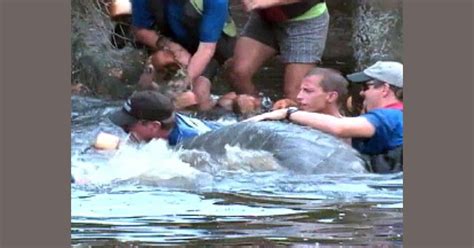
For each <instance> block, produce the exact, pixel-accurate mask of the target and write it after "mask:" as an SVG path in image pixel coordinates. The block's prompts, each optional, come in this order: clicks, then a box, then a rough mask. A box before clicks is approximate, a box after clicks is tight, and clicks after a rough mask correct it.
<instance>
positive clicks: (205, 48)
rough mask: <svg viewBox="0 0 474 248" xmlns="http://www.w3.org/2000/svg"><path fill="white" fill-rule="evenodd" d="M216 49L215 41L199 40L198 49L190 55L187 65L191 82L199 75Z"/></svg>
mask: <svg viewBox="0 0 474 248" xmlns="http://www.w3.org/2000/svg"><path fill="white" fill-rule="evenodd" d="M215 51H216V43H211V42H200V43H199V47H198V50H197V51H196V53H194V55H193V56H192V57H191V60H190V61H189V65H188V68H187V69H188V78H189V80H190V81H191V82H192V81H194V80H195V79H196V78H197V77H199V76H200V75H201V74H202V72H203V71H204V69H206V66H207V65H208V64H209V61H211V59H212V56H214V52H215Z"/></svg>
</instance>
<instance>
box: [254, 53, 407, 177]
mask: <svg viewBox="0 0 474 248" xmlns="http://www.w3.org/2000/svg"><path fill="white" fill-rule="evenodd" d="M347 78H348V79H349V80H350V81H352V82H355V83H363V89H362V91H361V92H360V94H361V96H362V97H363V98H364V102H363V105H364V108H365V113H364V114H362V115H360V116H357V117H343V118H337V117H334V116H332V115H328V114H321V113H313V112H308V111H303V110H301V111H298V110H296V109H293V110H292V109H291V108H288V109H279V110H276V111H272V112H268V113H264V114H262V115H259V116H255V117H252V118H250V119H249V121H260V120H266V119H271V120H279V119H284V118H285V117H286V118H287V119H288V120H290V121H292V122H295V123H298V124H301V125H306V126H310V127H313V128H316V129H319V130H322V131H324V132H327V133H330V134H333V135H335V136H338V137H342V138H352V146H353V147H354V148H355V149H357V150H358V151H359V152H360V153H361V154H363V155H364V156H365V157H366V159H367V160H368V162H369V166H370V168H369V169H370V170H372V171H374V172H379V173H386V172H397V171H402V170H403V65H402V64H401V63H399V62H393V61H378V62H377V63H375V64H374V65H372V66H370V67H368V68H367V69H365V70H363V71H362V72H358V73H353V74H350V75H348V76H347Z"/></svg>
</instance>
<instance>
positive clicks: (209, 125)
mask: <svg viewBox="0 0 474 248" xmlns="http://www.w3.org/2000/svg"><path fill="white" fill-rule="evenodd" d="M220 127H222V125H221V124H219V123H217V122H212V121H204V120H199V119H196V118H192V117H188V116H185V115H182V114H178V113H176V123H175V126H174V127H173V130H171V133H170V135H169V136H168V144H169V145H171V146H174V145H176V144H177V143H179V142H181V141H182V140H185V139H189V138H192V137H194V136H197V135H199V134H203V133H205V132H209V131H211V130H214V129H218V128H220Z"/></svg>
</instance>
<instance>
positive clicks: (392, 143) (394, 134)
mask: <svg viewBox="0 0 474 248" xmlns="http://www.w3.org/2000/svg"><path fill="white" fill-rule="evenodd" d="M361 116H362V117H364V118H366V119H367V120H368V121H369V122H370V123H371V124H372V125H373V126H374V127H375V133H374V136H372V137H371V138H353V139H352V146H353V147H354V148H355V149H356V150H358V151H359V152H360V153H362V154H368V155H376V154H381V153H385V152H387V151H389V150H392V149H395V148H397V147H400V146H401V145H403V105H402V107H401V108H400V107H399V106H394V107H385V108H378V109H374V110H371V111H369V112H367V113H365V114H363V115H361Z"/></svg>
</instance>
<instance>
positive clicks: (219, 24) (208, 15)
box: [132, 0, 229, 44]
mask: <svg viewBox="0 0 474 248" xmlns="http://www.w3.org/2000/svg"><path fill="white" fill-rule="evenodd" d="M149 1H153V0H132V25H133V26H135V27H138V28H146V29H152V27H153V24H154V23H155V16H154V15H153V13H152V12H151V10H150V9H149ZM155 1H163V6H164V8H165V18H166V22H167V23H168V26H169V29H170V30H171V33H172V36H173V37H172V38H174V39H175V40H176V41H178V42H179V43H181V44H186V43H188V42H189V39H192V37H193V35H192V34H193V32H195V31H196V30H190V28H189V27H190V25H186V24H185V23H184V22H185V21H186V20H183V19H184V18H183V17H184V16H185V6H186V4H190V3H189V1H183V0H181V1H177V0H155ZM228 2H229V1H228V0H203V11H202V19H201V22H200V23H199V24H198V26H196V24H194V23H191V24H192V25H193V24H194V25H195V26H196V27H197V28H198V29H199V35H198V36H199V37H198V38H199V41H201V42H217V40H218V39H219V38H220V35H221V32H222V29H223V28H224V24H225V22H226V20H227V16H228V14H229V12H228ZM191 22H192V21H191Z"/></svg>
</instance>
